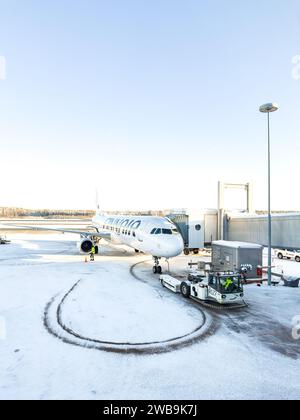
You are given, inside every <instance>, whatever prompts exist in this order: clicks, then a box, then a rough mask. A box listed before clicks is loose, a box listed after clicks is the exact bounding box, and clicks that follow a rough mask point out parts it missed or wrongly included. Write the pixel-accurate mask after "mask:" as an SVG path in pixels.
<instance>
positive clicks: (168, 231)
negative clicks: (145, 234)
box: [162, 229, 172, 235]
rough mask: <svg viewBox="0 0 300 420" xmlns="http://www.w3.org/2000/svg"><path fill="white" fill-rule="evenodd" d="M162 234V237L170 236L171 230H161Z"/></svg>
mask: <svg viewBox="0 0 300 420" xmlns="http://www.w3.org/2000/svg"><path fill="white" fill-rule="evenodd" d="M162 233H163V234H164V235H172V230H171V229H163V230H162Z"/></svg>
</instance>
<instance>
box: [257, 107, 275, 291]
mask: <svg viewBox="0 0 300 420" xmlns="http://www.w3.org/2000/svg"><path fill="white" fill-rule="evenodd" d="M278 109H279V106H278V104H276V103H270V104H265V105H262V106H261V107H260V108H259V110H260V112H262V113H263V114H268V285H269V286H272V214H271V137H270V113H271V112H275V111H277V110H278Z"/></svg>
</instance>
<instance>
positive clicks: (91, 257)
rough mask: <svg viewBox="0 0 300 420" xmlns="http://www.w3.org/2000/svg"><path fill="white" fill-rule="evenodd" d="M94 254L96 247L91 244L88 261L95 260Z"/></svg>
mask: <svg viewBox="0 0 300 420" xmlns="http://www.w3.org/2000/svg"><path fill="white" fill-rule="evenodd" d="M95 254H96V248H95V246H94V245H93V246H92V249H91V254H90V261H95Z"/></svg>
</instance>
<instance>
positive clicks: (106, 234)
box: [3, 224, 111, 239]
mask: <svg viewBox="0 0 300 420" xmlns="http://www.w3.org/2000/svg"><path fill="white" fill-rule="evenodd" d="M3 226H9V227H13V228H17V229H18V228H19V229H26V230H33V231H48V232H51V231H52V232H60V233H74V234H76V235H80V236H85V237H89V236H94V237H98V238H103V239H110V238H111V234H110V233H109V232H99V231H98V230H95V231H87V230H75V229H64V228H50V227H49V228H46V227H37V226H22V225H11V224H5V225H3Z"/></svg>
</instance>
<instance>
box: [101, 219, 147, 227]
mask: <svg viewBox="0 0 300 420" xmlns="http://www.w3.org/2000/svg"><path fill="white" fill-rule="evenodd" d="M105 224H106V225H108V226H115V227H119V228H124V229H125V228H127V229H138V228H139V227H140V226H141V224H142V221H141V220H135V219H133V220H130V219H114V218H110V219H106V220H105Z"/></svg>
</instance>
